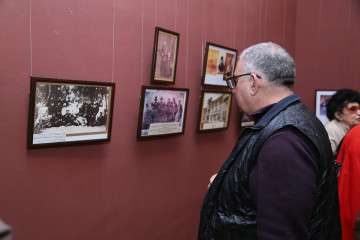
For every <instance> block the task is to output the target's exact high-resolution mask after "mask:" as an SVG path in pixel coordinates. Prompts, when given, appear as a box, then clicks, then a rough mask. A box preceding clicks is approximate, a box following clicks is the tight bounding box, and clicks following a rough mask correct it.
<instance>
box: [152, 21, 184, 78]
mask: <svg viewBox="0 0 360 240" xmlns="http://www.w3.org/2000/svg"><path fill="white" fill-rule="evenodd" d="M179 38H180V34H179V33H176V32H172V31H169V30H166V29H163V28H159V27H155V39H154V50H153V59H152V69H151V79H150V82H151V83H175V75H176V62H177V55H178V47H179Z"/></svg>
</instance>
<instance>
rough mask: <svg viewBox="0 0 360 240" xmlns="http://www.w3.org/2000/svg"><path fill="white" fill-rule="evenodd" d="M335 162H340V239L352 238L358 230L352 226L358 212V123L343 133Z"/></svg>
mask: <svg viewBox="0 0 360 240" xmlns="http://www.w3.org/2000/svg"><path fill="white" fill-rule="evenodd" d="M336 162H338V163H342V164H341V169H340V175H339V178H338V189H339V201H340V218H341V226H342V239H343V240H352V239H353V232H356V230H357V231H359V230H360V226H357V227H354V226H355V220H356V216H357V215H358V214H359V212H360V125H358V126H356V127H354V128H353V129H351V130H350V131H349V132H348V133H347V134H346V135H345V137H344V140H343V143H342V145H341V148H340V152H339V155H338V157H337V159H336ZM359 220H360V219H358V221H359ZM358 224H359V223H358ZM354 228H355V229H354Z"/></svg>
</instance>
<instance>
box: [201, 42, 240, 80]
mask: <svg viewBox="0 0 360 240" xmlns="http://www.w3.org/2000/svg"><path fill="white" fill-rule="evenodd" d="M236 56H237V50H236V49H232V48H228V47H224V46H220V45H217V44H214V43H209V42H207V43H206V50H205V58H204V66H203V72H202V84H203V85H212V86H220V87H227V84H226V81H224V80H225V79H226V78H229V77H232V76H233V74H234V70H235V65H236Z"/></svg>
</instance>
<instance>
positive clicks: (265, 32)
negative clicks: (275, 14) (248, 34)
mask: <svg viewBox="0 0 360 240" xmlns="http://www.w3.org/2000/svg"><path fill="white" fill-rule="evenodd" d="M260 4H261V2H260ZM260 9H261V5H260ZM267 9H268V1H267V0H266V2H265V14H264V15H265V19H267V17H268V11H267ZM261 16H262V12H261V11H260V14H259V18H260V19H259V42H262V40H261ZM266 34H267V31H266V24H265V23H264V36H263V38H264V39H265V38H266Z"/></svg>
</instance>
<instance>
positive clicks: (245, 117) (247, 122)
mask: <svg viewBox="0 0 360 240" xmlns="http://www.w3.org/2000/svg"><path fill="white" fill-rule="evenodd" d="M252 125H254V119H253V118H252V117H251V116H250V115H249V114H247V113H244V112H242V113H241V127H251V126H252Z"/></svg>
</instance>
